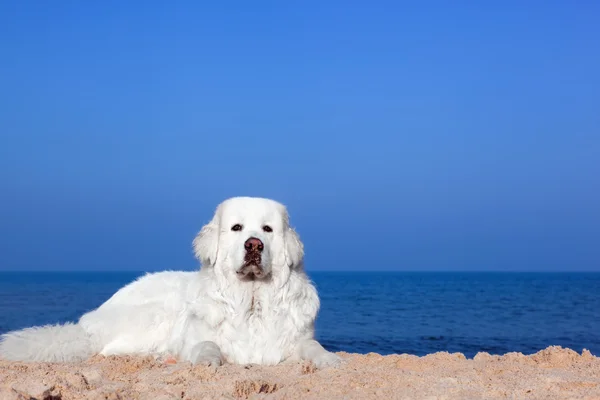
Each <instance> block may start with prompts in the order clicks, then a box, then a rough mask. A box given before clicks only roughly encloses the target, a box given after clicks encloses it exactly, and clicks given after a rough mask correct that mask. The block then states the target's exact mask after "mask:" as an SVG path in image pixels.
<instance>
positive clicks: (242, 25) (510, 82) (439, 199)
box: [0, 1, 600, 271]
mask: <svg viewBox="0 0 600 400" xmlns="http://www.w3.org/2000/svg"><path fill="white" fill-rule="evenodd" d="M598 15H600V6H598V3H597V2H591V1H589V2H588V1H581V2H566V1H563V2H558V1H556V2H554V1H549V2H540V1H530V2H522V1H506V2H461V1H459V2H443V1H423V2H418V4H416V3H415V4H408V3H406V2H355V1H344V2H341V1H340V2H327V1H318V2H317V1H314V2H313V1H305V2H296V3H290V2H241V1H229V2H210V3H209V2H153V1H147V2H127V3H124V2H116V1H106V2H60V1H57V2H44V1H38V2H8V1H6V2H2V3H0V49H2V57H1V58H0V191H1V193H2V195H1V196H0V221H1V222H0V269H2V270H161V269H165V268H177V269H192V268H195V267H196V261H195V260H194V259H193V258H192V254H191V240H192V239H193V236H194V234H195V233H196V231H197V230H199V229H200V227H201V226H202V224H204V223H205V222H206V221H208V220H209V219H210V217H211V215H212V213H213V211H214V208H215V207H216V205H217V203H218V202H220V201H221V200H223V199H225V198H227V197H230V196H235V195H253V196H264V197H272V198H275V199H277V200H280V201H282V202H284V203H285V204H287V205H288V207H289V210H290V213H291V216H292V221H293V223H294V225H295V226H296V228H297V229H298V231H299V232H300V234H301V237H302V239H303V240H304V242H305V245H306V252H307V260H306V261H307V268H308V269H309V270H340V269H345V270H348V269H362V270H507V271H509V270H536V271H537V270H588V271H589V270H600V245H599V243H600V206H599V204H600V179H599V175H600V128H599V127H600V112H598V110H600V51H598V43H599V42H600V24H598V23H597V21H598V20H597V17H598Z"/></svg>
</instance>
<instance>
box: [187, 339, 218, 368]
mask: <svg viewBox="0 0 600 400" xmlns="http://www.w3.org/2000/svg"><path fill="white" fill-rule="evenodd" d="M188 361H191V362H192V364H200V365H207V366H213V367H218V366H220V365H222V364H223V355H222V354H221V349H219V346H217V344H216V343H215V342H200V343H198V344H196V345H195V346H194V347H192V349H191V351H190V353H189V360H188Z"/></svg>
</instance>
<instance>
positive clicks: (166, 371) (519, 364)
mask: <svg viewBox="0 0 600 400" xmlns="http://www.w3.org/2000/svg"><path fill="white" fill-rule="evenodd" d="M338 354H339V355H341V356H342V357H343V358H344V359H345V364H344V365H343V366H342V367H340V368H337V369H323V370H317V369H315V368H314V366H312V364H310V363H306V362H298V363H290V364H286V365H279V366H275V367H263V366H258V365H247V366H240V365H224V366H222V367H219V368H211V367H203V366H192V365H190V364H189V363H177V362H175V360H174V359H171V358H164V359H154V358H151V357H128V356H127V357H102V356H96V357H93V358H92V359H90V360H88V361H86V362H83V363H72V364H49V363H31V364H28V363H19V362H7V361H0V399H2V400H12V399H23V400H25V399H27V400H31V399H39V400H42V399H43V400H71V399H103V400H105V399H110V400H116V399H156V400H163V399H164V400H166V399H369V398H373V399H375V398H379V399H387V398H396V399H507V398H508V399H600V358H598V357H595V356H593V355H592V354H590V353H589V352H588V351H586V350H584V351H583V353H582V354H578V353H576V352H575V351H573V350H570V349H564V348H561V347H554V346H553V347H548V348H547V349H545V350H542V351H540V352H538V353H536V354H533V355H530V356H525V355H523V354H521V353H509V354H506V355H504V356H494V355H489V354H487V353H479V354H478V355H477V356H475V357H474V358H473V359H466V358H465V356H464V355H462V354H461V353H454V354H450V353H446V352H440V353H435V354H430V355H427V356H424V357H417V356H412V355H406V354H402V355H389V356H381V355H379V354H375V353H369V354H349V353H343V352H342V353H338Z"/></svg>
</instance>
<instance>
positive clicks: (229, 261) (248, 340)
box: [0, 197, 341, 367]
mask: <svg viewBox="0 0 600 400" xmlns="http://www.w3.org/2000/svg"><path fill="white" fill-rule="evenodd" d="M194 250H195V254H196V256H197V257H198V258H199V259H200V260H201V262H202V268H201V269H200V271H197V272H170V271H169V272H160V273H154V274H148V275H146V276H144V277H142V278H140V279H138V280H137V281H135V282H133V283H131V284H129V285H127V286H125V287H123V288H122V289H120V290H119V291H118V292H117V293H115V294H114V295H113V296H112V297H111V298H110V299H109V300H107V301H106V302H105V303H104V304H102V305H101V306H100V307H99V308H98V309H96V310H94V311H91V312H89V313H87V314H85V315H83V316H82V317H81V319H80V320H79V322H78V323H77V324H65V325H55V326H43V327H34V328H28V329H24V330H21V331H15V332H9V333H7V334H5V335H3V336H2V339H1V341H0V358H4V359H9V360H23V361H75V360H82V359H85V358H87V357H89V356H91V355H93V354H96V353H100V354H103V355H113V354H152V355H160V354H171V355H175V356H176V357H177V358H179V359H180V360H182V361H191V362H192V363H202V364H207V365H220V364H221V363H222V362H224V361H225V362H229V363H236V364H248V363H254V364H263V365H274V364H278V363H280V362H283V361H286V360H290V361H293V360H300V359H307V360H311V361H313V362H314V363H315V364H316V365H317V366H318V367H324V366H335V365H338V364H339V363H340V362H341V359H340V357H339V356H337V355H335V354H334V353H330V352H328V351H326V350H325V349H324V348H323V347H322V346H321V345H320V344H319V343H318V342H317V341H315V340H314V338H313V335H314V321H315V318H316V316H317V312H318V309H319V298H318V295H317V292H316V290H315V288H314V286H313V285H312V284H311V283H310V281H309V280H308V278H307V276H306V274H305V272H304V269H303V256H304V252H303V246H302V243H301V241H300V239H299V237H298V235H297V234H296V232H295V231H294V230H293V229H292V228H291V227H290V226H289V221H288V216H287V211H286V209H285V207H284V206H283V205H281V204H279V203H277V202H275V201H272V200H268V199H259V198H247V197H239V198H232V199H229V200H227V201H225V202H223V203H221V204H220V205H219V207H218V208H217V211H216V213H215V216H214V218H213V219H212V221H211V222H210V223H208V224H207V225H205V226H204V227H203V228H202V230H201V231H200V233H199V234H198V236H197V237H196V239H195V240H194Z"/></svg>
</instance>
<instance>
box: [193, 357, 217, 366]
mask: <svg viewBox="0 0 600 400" xmlns="http://www.w3.org/2000/svg"><path fill="white" fill-rule="evenodd" d="M194 364H195V365H204V366H207V367H219V366H221V365H223V360H221V357H220V356H218V355H215V354H199V355H198V357H196V359H195V360H194Z"/></svg>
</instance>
